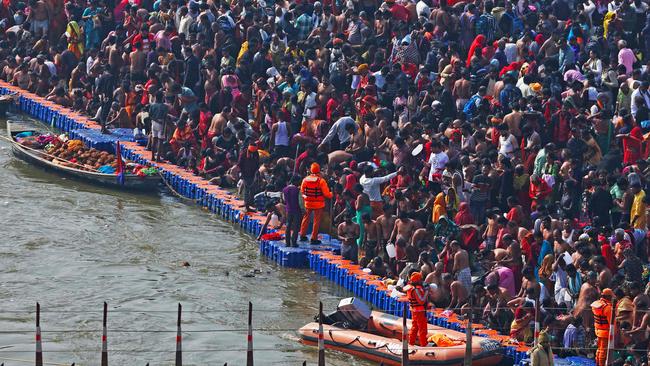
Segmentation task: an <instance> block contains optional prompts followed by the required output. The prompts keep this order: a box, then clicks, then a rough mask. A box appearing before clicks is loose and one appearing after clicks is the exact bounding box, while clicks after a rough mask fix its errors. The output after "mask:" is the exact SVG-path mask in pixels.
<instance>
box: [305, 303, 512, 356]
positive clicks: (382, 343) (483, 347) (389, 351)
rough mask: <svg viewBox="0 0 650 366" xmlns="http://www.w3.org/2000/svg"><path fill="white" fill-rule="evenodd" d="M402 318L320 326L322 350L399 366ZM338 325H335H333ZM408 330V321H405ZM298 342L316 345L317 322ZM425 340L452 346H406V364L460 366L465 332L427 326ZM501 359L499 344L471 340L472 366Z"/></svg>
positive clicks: (385, 316)
mask: <svg viewBox="0 0 650 366" xmlns="http://www.w3.org/2000/svg"><path fill="white" fill-rule="evenodd" d="M402 321H403V320H402V318H399V317H396V316H393V315H389V314H385V313H381V312H378V311H372V312H371V316H370V318H369V319H368V324H367V327H366V329H365V330H353V329H345V328H343V327H341V326H340V324H337V323H334V324H331V325H327V324H323V335H324V341H325V348H329V349H334V350H337V351H341V352H344V353H348V354H351V355H354V356H357V357H360V358H365V359H368V360H371V361H374V362H380V363H383V364H384V365H395V366H398V365H401V359H402V341H401V339H402ZM337 325H339V326H337ZM407 325H408V327H409V329H410V327H411V321H410V320H408V321H407ZM298 332H299V333H300V337H301V342H302V343H304V344H308V345H317V344H318V323H316V322H314V323H309V324H307V325H305V326H304V327H302V328H300V330H299V331H298ZM428 333H429V337H431V336H433V335H436V334H437V335H444V336H446V337H443V338H445V339H447V340H451V341H452V343H453V345H447V346H428V347H420V346H409V365H421V366H425V365H439V366H443V365H444V366H462V365H463V362H464V358H465V349H466V344H465V340H466V335H465V333H461V332H457V331H454V330H450V329H446V328H442V327H438V326H435V325H431V324H429V329H428ZM503 357H504V353H503V349H502V347H501V345H500V344H499V343H498V342H497V341H495V340H492V339H489V338H484V337H478V336H474V337H472V366H476V365H478V366H493V365H499V364H500V362H501V361H502V359H503Z"/></svg>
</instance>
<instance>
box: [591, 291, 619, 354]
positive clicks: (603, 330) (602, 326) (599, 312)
mask: <svg viewBox="0 0 650 366" xmlns="http://www.w3.org/2000/svg"><path fill="white" fill-rule="evenodd" d="M613 297H614V292H613V291H612V290H610V289H608V288H606V289H604V290H603V292H602V293H601V294H600V299H598V300H596V301H594V302H593V303H591V311H592V312H593V313H594V328H595V330H596V338H598V350H596V366H605V365H606V363H607V351H608V346H609V326H610V324H612V298H613Z"/></svg>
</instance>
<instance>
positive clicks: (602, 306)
mask: <svg viewBox="0 0 650 366" xmlns="http://www.w3.org/2000/svg"><path fill="white" fill-rule="evenodd" d="M591 311H593V313H594V328H595V331H596V337H600V338H602V337H608V336H609V322H610V319H611V317H612V304H611V303H610V302H609V301H605V300H603V299H600V300H596V301H594V302H593V303H592V304H591Z"/></svg>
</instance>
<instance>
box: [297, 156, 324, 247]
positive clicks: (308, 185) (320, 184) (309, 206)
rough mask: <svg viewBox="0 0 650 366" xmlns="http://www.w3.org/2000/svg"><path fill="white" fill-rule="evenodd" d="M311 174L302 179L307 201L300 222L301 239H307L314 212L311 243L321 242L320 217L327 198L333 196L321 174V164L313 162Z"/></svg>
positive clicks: (304, 197)
mask: <svg viewBox="0 0 650 366" xmlns="http://www.w3.org/2000/svg"><path fill="white" fill-rule="evenodd" d="M309 170H310V171H311V174H310V175H308V176H307V177H305V179H303V180H302V184H301V185H300V192H301V193H302V198H303V200H304V201H305V215H304V216H303V217H302V222H301V224H300V240H302V241H305V240H307V227H308V226H309V217H310V216H311V214H312V213H313V214H314V223H313V226H312V231H311V244H320V240H318V228H319V226H320V219H321V216H322V214H323V209H324V208H325V198H328V199H330V198H332V192H330V189H329V187H328V186H327V182H326V181H325V179H323V178H322V177H321V176H320V165H318V164H317V163H313V164H311V167H310V169H309Z"/></svg>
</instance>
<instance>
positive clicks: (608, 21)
mask: <svg viewBox="0 0 650 366" xmlns="http://www.w3.org/2000/svg"><path fill="white" fill-rule="evenodd" d="M614 18H616V13H615V12H613V11H608V12H607V14H605V18H604V20H603V29H604V31H603V37H605V39H607V32H608V31H609V25H610V24H611V22H612V21H613V20H614Z"/></svg>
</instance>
